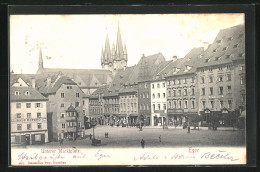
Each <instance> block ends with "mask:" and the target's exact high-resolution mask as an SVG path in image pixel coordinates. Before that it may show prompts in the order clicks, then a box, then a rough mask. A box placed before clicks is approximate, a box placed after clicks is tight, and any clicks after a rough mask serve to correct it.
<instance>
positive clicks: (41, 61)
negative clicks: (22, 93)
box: [37, 48, 44, 74]
mask: <svg viewBox="0 0 260 172" xmlns="http://www.w3.org/2000/svg"><path fill="white" fill-rule="evenodd" d="M43 69H44V68H43V60H42V49H41V48H40V51H39V61H38V70H37V74H41V73H42V71H43Z"/></svg>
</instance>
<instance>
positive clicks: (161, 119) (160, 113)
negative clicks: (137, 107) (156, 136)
mask: <svg viewBox="0 0 260 172" xmlns="http://www.w3.org/2000/svg"><path fill="white" fill-rule="evenodd" d="M166 125H168V122H167V114H166V113H165V111H164V110H155V111H154V113H152V114H151V126H163V127H164V126H166Z"/></svg>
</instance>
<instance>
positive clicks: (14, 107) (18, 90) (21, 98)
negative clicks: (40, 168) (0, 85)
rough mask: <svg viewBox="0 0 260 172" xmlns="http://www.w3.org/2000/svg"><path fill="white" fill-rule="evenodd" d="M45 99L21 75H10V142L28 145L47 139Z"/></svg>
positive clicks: (44, 141)
mask: <svg viewBox="0 0 260 172" xmlns="http://www.w3.org/2000/svg"><path fill="white" fill-rule="evenodd" d="M32 84H35V82H34V83H32ZM47 100H48V99H47V98H46V97H44V96H43V95H42V94H41V93H39V92H38V91H37V90H36V89H35V88H33V87H31V86H30V85H28V84H27V83H26V82H25V81H24V80H23V79H22V78H21V77H18V78H14V79H13V78H12V76H11V87H10V103H11V104H10V110H11V113H10V119H11V143H12V144H26V145H30V144H41V143H46V142H48V141H49V139H48V130H47Z"/></svg>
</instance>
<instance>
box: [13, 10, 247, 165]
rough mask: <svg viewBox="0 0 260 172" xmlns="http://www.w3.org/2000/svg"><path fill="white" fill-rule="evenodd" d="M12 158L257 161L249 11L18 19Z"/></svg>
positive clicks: (29, 161) (19, 161) (34, 161)
mask: <svg viewBox="0 0 260 172" xmlns="http://www.w3.org/2000/svg"><path fill="white" fill-rule="evenodd" d="M9 37H10V45H9V46H10V50H9V51H10V80H9V81H10V82H9V86H10V88H9V89H10V93H9V97H10V98H9V101H10V114H9V119H10V124H9V125H10V148H11V165H12V166H23V165H25V166H63V165H65V166H70V165H83V166H84V165H205V164H210V165H214V164H218V165H231V164H246V162H247V159H246V156H247V152H246V66H245V60H246V57H245V37H246V35H245V14H244V13H204V14H202V13H198V14H81V15H78V14H77V15H76V14H46V15H44V14H40V15H29V14H27V15H15V14H12V15H10V17H9Z"/></svg>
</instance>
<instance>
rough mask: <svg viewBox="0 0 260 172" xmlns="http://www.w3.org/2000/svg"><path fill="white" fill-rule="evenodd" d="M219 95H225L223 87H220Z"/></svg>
mask: <svg viewBox="0 0 260 172" xmlns="http://www.w3.org/2000/svg"><path fill="white" fill-rule="evenodd" d="M219 94H220V95H223V87H219Z"/></svg>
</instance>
